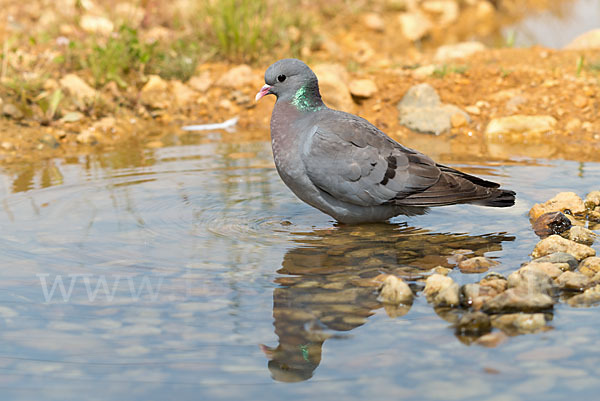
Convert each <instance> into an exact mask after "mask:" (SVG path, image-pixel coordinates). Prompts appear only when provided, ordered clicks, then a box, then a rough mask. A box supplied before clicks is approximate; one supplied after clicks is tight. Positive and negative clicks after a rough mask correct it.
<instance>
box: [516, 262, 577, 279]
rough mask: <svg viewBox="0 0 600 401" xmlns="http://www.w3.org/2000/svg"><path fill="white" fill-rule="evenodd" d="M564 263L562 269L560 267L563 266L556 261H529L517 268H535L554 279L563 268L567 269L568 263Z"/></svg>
mask: <svg viewBox="0 0 600 401" xmlns="http://www.w3.org/2000/svg"><path fill="white" fill-rule="evenodd" d="M564 265H565V266H564V270H563V269H561V267H563V266H560V265H559V264H558V263H549V262H542V263H537V262H530V263H527V264H526V265H525V266H523V267H521V268H520V269H519V270H536V271H539V272H542V273H544V274H546V275H548V276H550V278H552V279H555V278H557V277H558V276H560V275H561V274H562V273H563V272H564V271H565V270H569V265H567V264H566V263H565V264H564Z"/></svg>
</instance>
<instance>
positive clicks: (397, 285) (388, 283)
mask: <svg viewBox="0 0 600 401" xmlns="http://www.w3.org/2000/svg"><path fill="white" fill-rule="evenodd" d="M379 300H380V301H381V302H383V303H389V304H394V305H397V304H405V305H411V304H412V302H413V293H412V291H411V289H410V287H409V286H408V284H406V282H404V280H402V279H401V278H398V277H396V276H393V275H387V277H385V278H384V280H383V284H382V285H381V287H380V288H379Z"/></svg>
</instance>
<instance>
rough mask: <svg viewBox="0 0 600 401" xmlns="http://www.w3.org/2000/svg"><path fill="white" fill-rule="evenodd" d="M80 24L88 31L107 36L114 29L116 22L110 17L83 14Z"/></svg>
mask: <svg viewBox="0 0 600 401" xmlns="http://www.w3.org/2000/svg"><path fill="white" fill-rule="evenodd" d="M79 26H80V27H81V29H83V30H84V31H86V32H88V33H97V34H102V35H105V36H107V35H109V34H110V33H111V32H112V31H113V29H114V24H113V23H112V22H111V21H110V20H109V19H108V18H105V17H101V16H97V15H91V14H85V15H83V16H82V17H81V19H80V20H79Z"/></svg>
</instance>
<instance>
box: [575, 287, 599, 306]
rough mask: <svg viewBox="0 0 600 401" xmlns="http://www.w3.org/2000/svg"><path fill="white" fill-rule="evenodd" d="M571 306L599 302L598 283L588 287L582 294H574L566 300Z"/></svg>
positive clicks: (589, 304)
mask: <svg viewBox="0 0 600 401" xmlns="http://www.w3.org/2000/svg"><path fill="white" fill-rule="evenodd" d="M567 302H568V304H569V305H571V306H575V307H578V306H591V305H594V304H597V303H599V302H600V284H599V285H596V286H594V287H591V288H588V289H587V290H585V291H584V292H583V294H579V295H575V296H574V297H572V298H569V300H568V301H567Z"/></svg>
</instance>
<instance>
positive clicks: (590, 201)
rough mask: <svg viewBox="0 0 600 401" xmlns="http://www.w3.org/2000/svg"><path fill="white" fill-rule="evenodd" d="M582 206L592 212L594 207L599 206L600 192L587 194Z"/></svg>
mask: <svg viewBox="0 0 600 401" xmlns="http://www.w3.org/2000/svg"><path fill="white" fill-rule="evenodd" d="M583 204H584V205H585V207H586V208H587V209H589V210H593V209H594V208H595V207H596V206H600V191H592V192H590V193H589V194H587V196H586V197H585V200H584V201H583Z"/></svg>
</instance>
